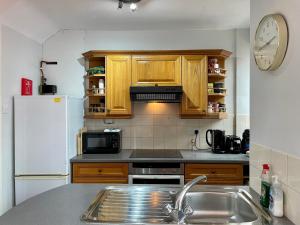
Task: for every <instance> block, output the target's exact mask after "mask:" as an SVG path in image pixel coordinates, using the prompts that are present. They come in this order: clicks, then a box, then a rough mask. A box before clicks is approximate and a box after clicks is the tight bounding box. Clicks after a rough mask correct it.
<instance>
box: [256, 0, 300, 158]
mask: <svg viewBox="0 0 300 225" xmlns="http://www.w3.org/2000/svg"><path fill="white" fill-rule="evenodd" d="M299 8H300V2H299V1H297V0H288V1H280V0H264V1H261V0H254V1H251V39H252V43H253V38H254V34H255V29H256V27H257V25H258V23H259V21H260V20H261V18H262V17H263V16H264V15H266V14H269V13H276V12H280V13H282V14H283V15H284V16H285V17H286V19H287V22H288V25H289V32H290V38H289V39H290V40H289V47H288V52H287V55H286V58H285V60H284V62H283V64H282V66H281V67H280V68H279V69H278V70H277V71H274V72H261V71H260V70H259V69H258V68H257V66H256V65H255V61H254V59H253V57H251V127H252V131H253V132H252V140H253V142H255V143H259V144H262V145H265V146H269V147H272V148H275V149H279V150H282V151H285V152H288V153H291V154H295V155H298V156H300V148H299V144H300V143H299V126H300V117H299V116H298V115H299V114H300V104H299V100H298V97H297V96H298V93H299V86H300V76H299V51H300V42H299V40H300V30H299V28H298V26H299V23H298V21H299V20H300V14H299Z"/></svg>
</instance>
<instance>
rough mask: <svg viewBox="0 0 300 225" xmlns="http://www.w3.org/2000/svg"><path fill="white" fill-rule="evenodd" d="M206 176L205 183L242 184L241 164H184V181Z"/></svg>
mask: <svg viewBox="0 0 300 225" xmlns="http://www.w3.org/2000/svg"><path fill="white" fill-rule="evenodd" d="M203 175H205V176H207V182H206V184H224V185H242V184H243V165H241V164H185V177H184V178H185V181H186V182H188V181H190V180H192V179H194V178H196V177H198V176H203Z"/></svg>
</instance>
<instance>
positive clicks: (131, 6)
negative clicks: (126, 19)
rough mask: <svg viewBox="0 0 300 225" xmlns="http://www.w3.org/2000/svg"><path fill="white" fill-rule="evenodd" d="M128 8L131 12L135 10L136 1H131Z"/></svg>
mask: <svg viewBox="0 0 300 225" xmlns="http://www.w3.org/2000/svg"><path fill="white" fill-rule="evenodd" d="M130 10H131V11H132V12H135V10H137V4H136V3H131V4H130Z"/></svg>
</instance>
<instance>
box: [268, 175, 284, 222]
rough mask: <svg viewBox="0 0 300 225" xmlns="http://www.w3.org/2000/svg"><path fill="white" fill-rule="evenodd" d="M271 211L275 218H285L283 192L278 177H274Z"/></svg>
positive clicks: (271, 191) (271, 190) (271, 192)
mask: <svg viewBox="0 0 300 225" xmlns="http://www.w3.org/2000/svg"><path fill="white" fill-rule="evenodd" d="M269 210H270V212H271V213H272V215H273V216H276V217H283V191H282V188H281V185H280V183H279V181H278V176H273V177H272V186H271V189H270V205H269Z"/></svg>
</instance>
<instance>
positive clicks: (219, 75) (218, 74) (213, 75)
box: [208, 73, 227, 79]
mask: <svg viewBox="0 0 300 225" xmlns="http://www.w3.org/2000/svg"><path fill="white" fill-rule="evenodd" d="M226 77H227V76H226V74H222V73H209V74H208V78H215V79H217V78H219V79H225V78H226Z"/></svg>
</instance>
